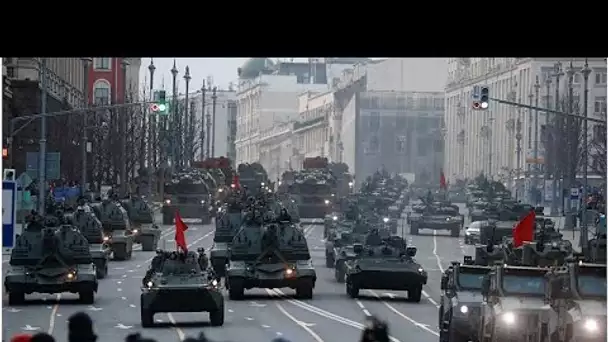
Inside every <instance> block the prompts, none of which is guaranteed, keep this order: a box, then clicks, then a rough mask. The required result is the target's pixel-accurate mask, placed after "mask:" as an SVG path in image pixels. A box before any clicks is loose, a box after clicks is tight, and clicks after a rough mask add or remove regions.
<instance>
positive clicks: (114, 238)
mask: <svg viewBox="0 0 608 342" xmlns="http://www.w3.org/2000/svg"><path fill="white" fill-rule="evenodd" d="M91 209H93V212H94V213H95V216H97V218H99V220H100V221H101V225H102V227H103V234H104V241H106V243H108V244H109V245H110V249H111V250H112V254H113V256H114V260H128V259H131V256H132V255H133V242H134V238H133V233H132V229H131V223H130V222H129V215H128V213H127V211H126V210H125V209H124V208H123V207H122V205H121V204H120V202H119V201H116V200H111V199H109V200H104V201H102V202H101V203H92V204H91Z"/></svg>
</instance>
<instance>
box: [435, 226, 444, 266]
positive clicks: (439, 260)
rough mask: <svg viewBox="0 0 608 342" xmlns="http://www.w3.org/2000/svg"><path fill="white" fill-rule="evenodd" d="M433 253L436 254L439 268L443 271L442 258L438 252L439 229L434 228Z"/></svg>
mask: <svg viewBox="0 0 608 342" xmlns="http://www.w3.org/2000/svg"><path fill="white" fill-rule="evenodd" d="M433 255H434V256H435V259H437V267H439V270H440V271H441V272H443V265H441V258H440V257H439V255H438V254H437V231H436V230H433Z"/></svg>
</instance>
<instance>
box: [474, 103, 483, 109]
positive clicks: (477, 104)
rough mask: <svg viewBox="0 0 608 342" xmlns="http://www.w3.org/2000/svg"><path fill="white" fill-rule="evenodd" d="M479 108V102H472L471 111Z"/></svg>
mask: <svg viewBox="0 0 608 342" xmlns="http://www.w3.org/2000/svg"><path fill="white" fill-rule="evenodd" d="M479 108H481V104H480V103H479V102H477V101H474V102H473V109H479Z"/></svg>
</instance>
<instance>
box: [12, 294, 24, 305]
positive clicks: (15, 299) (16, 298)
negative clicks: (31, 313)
mask: <svg viewBox="0 0 608 342" xmlns="http://www.w3.org/2000/svg"><path fill="white" fill-rule="evenodd" d="M23 303H25V293H23V292H9V293H8V305H21V304H23Z"/></svg>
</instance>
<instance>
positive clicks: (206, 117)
mask: <svg viewBox="0 0 608 342" xmlns="http://www.w3.org/2000/svg"><path fill="white" fill-rule="evenodd" d="M203 110H205V108H203ZM205 125H206V126H207V148H206V150H207V158H212V157H213V156H212V155H211V149H210V148H209V146H210V143H211V114H210V113H209V110H207V114H206V115H205Z"/></svg>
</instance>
